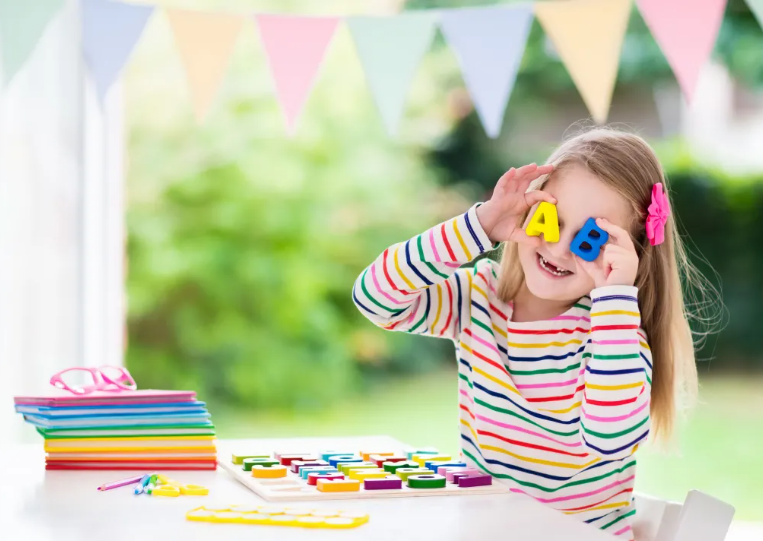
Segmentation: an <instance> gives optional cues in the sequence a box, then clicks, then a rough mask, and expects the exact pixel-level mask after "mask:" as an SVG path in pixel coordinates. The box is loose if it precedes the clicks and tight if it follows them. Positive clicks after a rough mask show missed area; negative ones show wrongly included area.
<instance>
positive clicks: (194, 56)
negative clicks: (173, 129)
mask: <svg viewBox="0 0 763 541" xmlns="http://www.w3.org/2000/svg"><path fill="white" fill-rule="evenodd" d="M167 16H168V17H169V21H170V25H171V26H172V31H173V32H174V34H175V43H177V47H178V50H179V51H180V57H181V59H182V61H183V66H184V67H185V71H186V74H187V76H188V83H189V84H190V86H191V95H192V97H193V108H194V111H195V112H196V117H197V118H198V119H202V118H204V116H206V114H207V111H208V110H209V107H210V105H211V104H212V101H213V100H214V98H215V96H216V95H217V90H218V88H219V86H220V83H221V82H222V80H223V77H224V76H225V72H226V70H227V68H228V62H229V60H230V56H231V54H232V53H233V49H234V48H235V46H236V40H237V39H238V36H239V34H240V33H241V28H242V26H243V23H244V18H243V17H237V16H233V15H222V14H219V13H209V12H201V11H185V10H178V9H168V10H167Z"/></svg>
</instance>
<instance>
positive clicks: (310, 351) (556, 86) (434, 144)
mask: <svg viewBox="0 0 763 541" xmlns="http://www.w3.org/2000/svg"><path fill="white" fill-rule="evenodd" d="M486 3H488V2H479V4H480V5H483V4H486ZM272 4H273V7H274V9H275V6H276V5H277V3H275V2H273V3H272ZM303 4H304V6H305V7H306V6H307V2H304V3H301V2H292V3H290V4H289V5H290V7H293V8H294V11H306V9H304V10H300V9H299V8H300V6H302V5H303ZM346 4H347V6H348V10H349V5H350V3H349V2H348V3H346ZM466 4H467V2H458V5H466ZM447 5H449V3H448V2H445V1H440V2H423V1H416V2H409V6H410V7H412V8H416V7H444V6H447ZM196 7H204V6H196ZM258 8H264V6H258ZM735 10H737V11H735ZM729 12H730V13H731V15H730V17H727V19H726V21H725V22H724V31H723V32H722V36H721V39H720V40H719V46H718V51H717V52H718V53H719V54H721V55H722V56H724V58H726V59H728V60H729V63H730V65H731V66H732V69H734V70H736V69H741V70H742V71H744V72H745V80H746V81H749V82H750V83H751V84H758V82H759V81H763V75H761V73H762V70H761V66H763V62H758V63H757V65H756V69H755V70H750V69H748V68H749V67H750V66H751V65H753V64H754V61H753V60H754V59H755V58H757V56H760V55H761V54H763V47H761V46H760V45H761V41H762V40H761V34H760V28H759V27H758V26H754V27H753V26H752V24H751V22H750V21H751V16H750V14H749V11H745V10H742V9H741V8H740V7H739V2H736V1H733V2H731V4H730V7H729ZM735 14H736V15H735ZM735 19H739V22H738V25H737V26H734V25H735V24H737V23H735V22H734V21H735ZM729 21H730V22H729ZM753 22H754V21H753ZM729 24H731V25H732V31H728V30H727V27H728V26H729ZM755 24H756V25H757V23H755ZM739 29H745V30H744V31H742V30H739ZM729 36H731V37H729ZM735 39H754V41H755V43H757V45H756V46H755V47H753V46H747V47H746V50H747V51H748V52H749V54H748V55H747V56H745V55H742V54H740V53H739V52H738V50H737V48H736V47H735V46H733V41H734V40H735ZM728 40H731V41H728ZM239 45H240V46H239V48H238V50H237V52H236V55H235V56H234V58H233V60H232V63H231V69H230V73H229V74H228V76H227V77H226V80H225V85H224V87H223V89H222V92H221V96H220V99H219V100H218V104H217V105H216V107H215V109H214V110H213V111H212V112H211V114H210V116H209V117H208V118H207V119H206V121H205V122H204V124H198V123H197V122H196V121H195V120H194V119H193V117H192V114H191V107H190V100H189V99H187V86H186V84H185V79H184V73H183V72H182V68H181V66H180V64H179V62H178V59H177V57H176V56H175V52H174V45H173V43H172V42H171V35H170V32H169V29H168V28H167V25H166V21H164V20H162V19H161V18H160V19H159V20H157V21H155V22H154V23H152V26H151V28H149V30H148V31H147V35H146V36H145V37H144V39H143V42H142V43H141V46H140V47H139V49H138V51H137V52H136V55H135V58H134V60H133V62H132V63H131V65H130V68H129V70H128V74H127V81H128V83H127V90H128V96H127V98H128V114H127V118H128V123H129V126H128V128H129V156H130V168H129V180H128V182H129V184H128V186H129V187H128V190H129V192H128V198H129V215H128V234H129V238H128V251H129V252H128V258H129V272H128V292H129V331H128V334H129V337H128V342H129V349H128V359H127V362H128V365H129V367H130V369H131V371H132V372H133V373H134V375H135V377H136V379H137V380H138V382H139V384H140V385H141V387H144V388H147V387H159V388H192V389H196V390H198V391H199V392H200V395H201V396H202V397H203V398H205V399H209V400H216V401H218V402H225V403H227V404H229V405H231V406H236V405H247V406H254V407H263V406H272V407H291V408H294V409H297V410H304V409H312V408H320V407H322V406H324V405H326V404H328V403H331V402H334V401H336V400H338V399H341V398H342V397H344V396H346V395H349V394H362V393H363V392H364V390H365V389H367V388H368V386H369V385H371V384H372V383H373V382H374V381H378V380H379V379H381V378H382V377H383V376H386V375H387V374H399V373H405V372H414V371H428V370H431V369H432V368H434V367H437V366H440V365H441V364H442V363H444V362H451V361H452V355H453V353H452V347H451V344H450V343H449V342H447V341H442V340H425V339H421V338H418V337H411V336H407V335H404V334H401V333H385V332H382V331H380V330H378V329H376V328H375V327H373V326H372V325H371V324H370V323H369V322H368V321H366V320H365V319H364V318H363V317H362V315H360V314H359V313H358V311H357V310H356V309H355V307H354V305H353V303H352V300H351V287H352V284H353V282H354V280H355V278H356V277H357V275H358V274H359V273H360V271H361V270H362V269H363V268H364V267H365V266H366V265H368V264H369V263H370V262H371V261H372V260H373V259H374V258H375V257H376V256H377V255H378V254H379V253H380V252H381V250H383V249H384V248H385V247H386V246H388V245H390V244H392V243H393V242H398V241H402V240H405V239H407V238H409V237H410V236H412V235H413V234H415V233H417V232H420V231H422V230H424V229H425V228H427V227H429V226H431V225H433V224H435V223H437V222H438V221H440V220H443V219H445V218H448V217H450V216H452V215H455V214H456V213H458V212H461V211H463V210H464V209H465V208H467V207H468V206H469V205H470V204H471V202H472V201H474V200H476V199H479V198H481V196H483V195H484V193H485V189H486V188H488V187H490V186H491V185H492V183H493V182H495V179H496V178H497V176H498V175H499V174H500V172H502V171H503V170H505V168H506V167H507V166H510V165H514V164H516V163H520V162H526V161H531V160H536V159H542V156H540V153H542V152H545V150H546V149H538V155H537V156H536V155H533V156H525V155H519V156H517V155H513V154H512V153H511V151H510V149H507V148H506V147H505V146H504V147H500V146H497V145H496V143H495V142H492V141H489V140H487V139H486V138H485V137H484V135H483V133H482V131H481V128H480V127H479V125H478V124H477V123H476V119H475V117H474V115H470V116H467V117H466V118H463V119H461V118H460V117H459V115H458V114H456V113H454V111H453V110H452V104H449V99H448V97H449V96H448V93H449V92H450V91H452V90H454V89H457V88H459V87H460V86H461V85H462V82H461V79H460V75H459V72H458V69H457V66H456V63H455V59H454V58H453V55H452V52H451V51H449V50H448V49H447V48H446V47H445V46H444V45H443V43H442V41H441V39H440V40H439V41H438V44H437V45H436V46H435V47H434V49H433V52H432V53H431V54H430V55H428V56H427V58H426V60H425V62H424V65H423V66H422V69H421V70H420V74H419V75H418V76H417V78H416V80H415V81H414V84H413V87H412V89H411V97H410V100H409V106H408V109H407V112H406V118H405V120H404V122H403V128H404V129H403V131H404V134H405V135H404V136H403V137H401V138H399V139H397V140H396V139H390V138H388V137H387V136H386V134H385V133H384V132H383V129H382V125H381V121H380V119H379V117H378V115H377V113H376V111H375V109H374V107H373V104H372V102H371V99H370V95H369V93H368V89H367V87H366V85H365V81H364V77H363V74H362V70H361V69H360V66H359V65H358V63H357V58H355V53H354V50H353V47H352V44H351V42H350V40H349V36H348V34H347V33H346V31H340V32H339V34H338V35H337V38H336V40H335V41H334V43H333V44H332V46H331V49H330V51H329V54H328V58H327V62H326V65H325V66H324V67H323V69H322V75H321V77H320V80H319V82H318V85H317V88H316V89H315V92H314V93H313V94H312V96H311V98H310V101H309V103H308V105H307V108H306V111H305V114H304V116H303V119H302V122H301V125H300V128H299V133H298V135H297V136H296V137H294V138H288V137H286V136H285V134H284V129H283V123H282V119H281V116H280V113H279V111H278V108H277V105H276V103H275V99H274V97H273V91H272V86H271V83H270V78H269V74H268V73H267V68H266V65H265V62H264V59H263V54H262V51H261V50H260V49H259V43H258V41H257V40H256V39H255V38H254V36H253V35H252V33H251V32H247V33H246V34H245V35H244V36H243V38H242V42H241V43H240V44H239ZM756 55H757V56H756ZM670 77H671V75H670V71H669V69H668V67H667V64H666V63H665V62H664V59H663V58H662V55H661V54H660V53H659V49H658V48H657V47H656V45H655V44H654V41H653V39H652V38H651V36H649V35H648V32H646V29H645V26H644V24H643V21H642V20H641V19H640V17H639V16H638V15H637V14H636V15H634V17H633V18H632V20H631V26H630V29H629V34H628V37H627V40H626V47H625V49H624V53H623V63H622V66H621V73H620V82H619V84H621V85H650V84H654V83H655V82H657V81H661V80H665V79H667V78H670ZM570 92H576V91H575V90H574V87H572V83H571V81H570V79H569V76H568V75H567V73H566V72H565V71H564V68H563V67H562V66H561V64H560V63H559V62H558V60H557V59H555V58H554V56H553V54H552V53H551V52H550V51H549V50H548V48H547V47H546V46H545V43H544V38H543V34H542V32H541V30H540V29H539V27H538V25H537V23H536V24H535V25H534V28H533V31H532V34H531V38H530V43H529V46H528V50H527V53H526V55H525V59H524V64H523V68H522V72H521V73H520V76H519V78H518V80H517V86H516V88H515V91H514V94H513V96H512V101H511V105H510V108H511V107H522V106H523V105H524V104H527V103H531V102H533V101H534V102H536V103H542V101H543V100H549V99H555V96H556V95H560V94H563V93H567V94H569V93H570ZM661 155H662V157H663V158H664V159H665V160H666V163H667V164H668V170H669V171H670V172H671V178H672V179H673V180H674V187H675V188H676V195H677V199H676V207H677V211H678V213H679V214H680V216H681V217H682V219H683V222H684V226H685V230H686V232H687V233H689V234H690V235H691V236H692V238H693V239H694V240H695V241H696V242H697V245H698V247H699V249H700V250H701V251H702V253H704V255H705V256H706V257H707V259H708V260H709V262H710V264H711V265H712V267H713V268H715V269H716V270H718V271H719V273H720V274H721V277H722V279H723V285H724V298H725V300H726V302H727V303H728V305H729V308H730V309H731V311H732V313H733V314H734V317H733V318H732V320H731V324H730V326H729V328H728V329H727V330H726V331H725V332H724V333H723V334H722V335H721V338H720V339H718V340H717V341H714V340H711V341H710V342H709V343H708V346H707V347H708V348H711V349H708V350H706V351H705V352H703V356H706V357H712V356H713V355H718V354H720V353H721V352H723V353H724V354H726V353H728V354H730V355H732V354H733V356H734V358H735V359H738V360H739V363H740V364H745V363H748V359H754V358H757V359H759V358H760V357H759V355H757V357H756V352H755V350H754V347H753V342H752V339H751V337H752V336H754V325H755V322H756V321H760V320H761V316H763V314H761V310H762V308H761V307H762V306H763V303H761V302H760V301H761V299H760V298H759V297H760V288H759V287H758V286H757V284H756V282H755V277H756V272H757V270H758V269H760V268H761V258H762V257H763V244H762V243H761V240H763V239H761V235H763V223H761V213H760V212H759V211H758V209H759V208H761V205H763V184H761V183H757V184H754V183H739V182H729V181H728V179H725V178H723V177H722V176H719V175H718V174H715V173H712V174H711V173H710V172H707V171H698V170H697V169H696V167H695V166H693V165H691V164H689V165H688V166H687V165H686V163H685V161H684V159H683V154H682V153H681V152H680V147H679V148H678V149H677V150H676V149H672V150H670V149H668V150H666V151H664V152H663V153H662V154H661ZM539 156H540V157H539ZM463 179H468V180H469V182H463ZM751 292H755V294H754V295H753V294H751ZM755 295H757V297H756V296H755ZM712 348H716V349H712ZM751 362H752V361H751V360H750V361H749V363H751Z"/></svg>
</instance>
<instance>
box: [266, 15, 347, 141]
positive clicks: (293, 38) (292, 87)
mask: <svg viewBox="0 0 763 541" xmlns="http://www.w3.org/2000/svg"><path fill="white" fill-rule="evenodd" d="M255 19H256V21H257V26H258V28H259V31H260V36H261V38H262V43H263V46H264V47H265V54H266V55H267V57H268V62H269V64H270V72H271V74H272V75H273V79H274V81H275V88H276V95H277V96H278V101H279V102H280V104H281V109H282V111H283V113H284V116H285V117H286V127H287V130H288V132H289V134H293V133H294V131H295V129H296V125H297V120H298V119H299V115H300V113H301V112H302V108H303V107H304V105H305V102H306V101H307V97H308V96H309V94H310V90H311V89H312V87H313V84H314V83H315V79H316V77H317V75H318V71H319V69H320V66H321V63H322V62H323V57H324V56H325V54H326V49H327V48H328V45H329V43H331V39H332V37H333V36H334V31H335V30H336V27H337V24H338V23H339V19H338V18H336V17H289V16H281V15H256V16H255Z"/></svg>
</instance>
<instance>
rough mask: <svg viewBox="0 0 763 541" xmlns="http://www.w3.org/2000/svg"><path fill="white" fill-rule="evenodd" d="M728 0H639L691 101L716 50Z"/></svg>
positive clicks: (642, 11)
mask: <svg viewBox="0 0 763 541" xmlns="http://www.w3.org/2000/svg"><path fill="white" fill-rule="evenodd" d="M726 2H727V0H637V4H638V7H639V11H641V15H642V16H643V17H644V21H646V24H647V26H648V27H649V30H651V32H652V35H653V36H654V39H655V40H656V41H657V44H658V45H659V46H660V48H661V49H662V52H663V54H664V55H665V58H667V60H668V64H670V67H671V68H672V69H673V73H674V74H675V76H676V79H677V80H678V84H679V85H680V87H681V91H682V92H683V94H684V96H685V97H686V101H687V102H691V100H692V97H693V96H694V90H695V89H696V87H697V80H698V79H699V74H700V71H701V70H702V66H703V65H704V64H705V62H707V59H708V58H709V57H710V53H712V52H713V47H714V46H715V40H716V38H717V37H718V30H719V29H720V27H721V22H722V21H723V13H724V11H725V10H726Z"/></svg>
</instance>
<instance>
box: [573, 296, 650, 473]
mask: <svg viewBox="0 0 763 541" xmlns="http://www.w3.org/2000/svg"><path fill="white" fill-rule="evenodd" d="M637 293H638V290H637V288H636V287H633V286H605V287H599V288H596V289H594V290H593V291H592V292H591V300H592V301H593V303H592V306H591V332H590V336H589V339H590V341H589V343H588V347H587V348H586V353H585V356H590V358H589V359H587V360H588V363H587V366H586V369H585V375H584V380H585V389H584V391H583V406H582V408H581V429H582V433H581V438H582V441H583V445H585V446H586V448H587V449H588V451H589V452H591V453H592V454H595V455H597V456H600V457H602V458H604V459H607V460H617V459H621V458H625V457H627V456H630V455H631V454H633V453H634V452H635V451H636V447H637V445H638V444H640V443H641V442H643V441H645V440H646V437H647V435H648V434H649V401H650V393H651V385H652V359H651V353H650V351H649V346H648V345H647V343H646V337H645V335H644V332H643V331H642V330H641V329H640V328H639V325H640V323H641V316H640V313H639V308H638V302H637Z"/></svg>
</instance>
